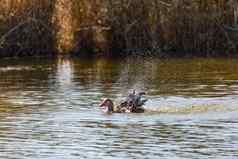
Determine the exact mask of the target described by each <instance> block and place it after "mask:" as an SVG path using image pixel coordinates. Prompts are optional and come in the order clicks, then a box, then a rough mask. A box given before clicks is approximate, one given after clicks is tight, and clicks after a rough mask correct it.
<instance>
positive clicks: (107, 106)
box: [99, 98, 114, 113]
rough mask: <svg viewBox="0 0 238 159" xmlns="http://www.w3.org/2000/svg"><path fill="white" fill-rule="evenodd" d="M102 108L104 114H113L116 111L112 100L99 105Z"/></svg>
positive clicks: (105, 100)
mask: <svg viewBox="0 0 238 159" xmlns="http://www.w3.org/2000/svg"><path fill="white" fill-rule="evenodd" d="M99 106H100V107H101V108H103V110H104V112H107V113H112V112H113V111H114V110H113V106H114V104H113V102H112V100H111V99H108V98H106V99H103V101H102V102H101V104H100V105H99Z"/></svg>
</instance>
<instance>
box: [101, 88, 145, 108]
mask: <svg viewBox="0 0 238 159" xmlns="http://www.w3.org/2000/svg"><path fill="white" fill-rule="evenodd" d="M143 95H145V92H139V93H138V94H136V93H135V91H133V93H130V94H129V95H128V96H127V98H126V100H125V101H123V102H121V103H120V104H119V105H114V103H113V101H112V100H111V99H108V98H105V99H104V100H103V101H102V102H101V104H100V107H102V108H103V110H104V112H106V113H143V112H144V111H145V109H144V108H143V107H142V106H143V105H144V104H145V102H146V101H147V99H143V100H142V98H141V97H142V96H143Z"/></svg>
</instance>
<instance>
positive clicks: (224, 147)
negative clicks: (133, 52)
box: [0, 58, 238, 159]
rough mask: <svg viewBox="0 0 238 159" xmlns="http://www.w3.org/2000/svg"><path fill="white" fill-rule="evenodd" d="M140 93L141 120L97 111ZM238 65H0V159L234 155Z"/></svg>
mask: <svg viewBox="0 0 238 159" xmlns="http://www.w3.org/2000/svg"><path fill="white" fill-rule="evenodd" d="M133 89H136V90H143V91H146V92H147V98H148V99H149V102H148V103H147V104H146V106H145V107H146V110H147V112H146V113H144V114H112V115H107V114H104V113H102V112H101V111H100V109H99V107H98V103H99V102H100V100H101V98H104V97H109V98H112V99H114V100H119V99H121V98H123V97H125V96H126V95H127V94H128V92H130V91H132V90H133ZM237 97H238V60H234V59H186V60H182V59H171V60H159V59H149V58H147V59H136V58H131V59H126V60H125V59H123V60H111V59H110V60H109V59H95V60H85V59H83V60H80V59H48V60H46V59H14V60H13V59H11V60H0V158H4V159H16V158H17V159H28V158H29V159H31V158H34V159H42V158H44V159H55V158H59V159H74V158H75V159H76V158H102V159H105V158H118V159H120V158H121V159H124V158H136V159H137V158H164V159H170V158H175V159H176V158H181V159H184V158H188V159H191V158H193V159H197V158H203V159H206V158H211V159H213V158H216V159H219V158H225V159H233V158H234V159H235V158H238V151H237V150H238V135H237V134H238V116H237V113H238V102H237Z"/></svg>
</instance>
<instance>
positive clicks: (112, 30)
mask: <svg viewBox="0 0 238 159" xmlns="http://www.w3.org/2000/svg"><path fill="white" fill-rule="evenodd" d="M0 3H1V6H0V47H1V48H0V52H1V53H0V54H1V55H3V56H6V55H9V56H11V55H13V54H17V55H20V56H21V55H24V54H27V55H28V54H29V55H34V54H41V53H45V54H48V53H52V52H55V50H56V51H57V52H58V53H77V54H81V55H82V54H84V55H95V54H96V55H97V54H102V55H103V56H108V55H118V54H120V55H122V56H126V55H127V54H136V55H149V56H150V55H156V56H228V55H237V46H238V40H237V39H238V2H237V1H236V0H80V1H78V0H51V1H48V0H0ZM35 4H37V5H35ZM4 53H5V54H4ZM6 53H7V54H6ZM11 53H13V54H11Z"/></svg>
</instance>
